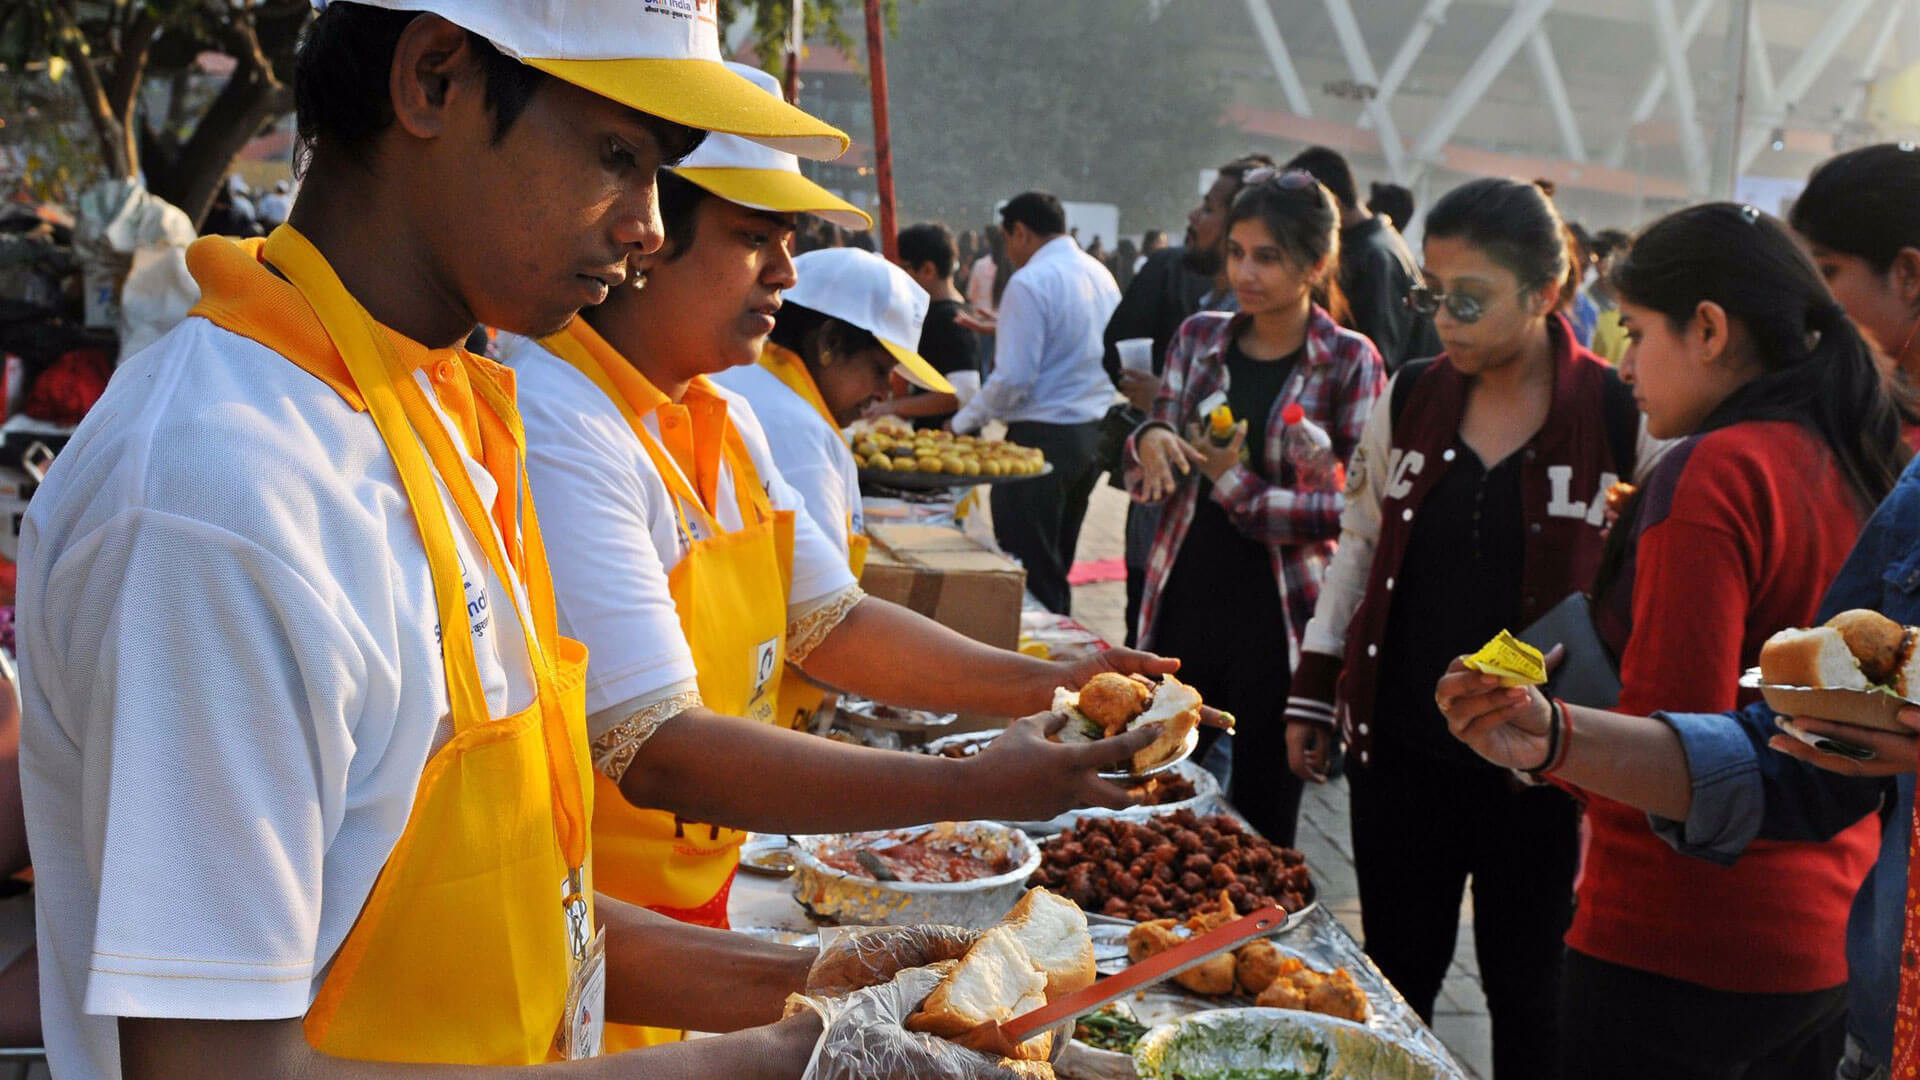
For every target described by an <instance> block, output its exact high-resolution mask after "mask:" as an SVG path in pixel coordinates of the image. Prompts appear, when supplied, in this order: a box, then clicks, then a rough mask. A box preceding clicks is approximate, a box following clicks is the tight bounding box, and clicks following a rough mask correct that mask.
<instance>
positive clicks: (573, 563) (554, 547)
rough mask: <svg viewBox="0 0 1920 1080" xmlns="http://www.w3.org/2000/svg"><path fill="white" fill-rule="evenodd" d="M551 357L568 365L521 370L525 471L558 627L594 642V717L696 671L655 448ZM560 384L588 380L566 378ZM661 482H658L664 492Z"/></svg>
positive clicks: (590, 669) (590, 646)
mask: <svg viewBox="0 0 1920 1080" xmlns="http://www.w3.org/2000/svg"><path fill="white" fill-rule="evenodd" d="M542 363H544V364H547V365H551V366H552V367H556V368H557V367H558V365H559V362H558V361H536V362H535V363H534V364H531V365H523V366H520V368H519V370H520V371H521V372H522V373H523V377H524V378H526V382H524V383H523V386H524V387H525V391H524V392H523V393H522V394H521V414H522V417H523V418H524V419H525V421H526V424H527V432H528V436H527V474H528V477H529V479H530V480H531V481H532V484H533V497H534V505H535V507H536V508H537V509H538V510H539V513H540V523H541V535H542V536H543V537H544V538H545V540H546V545H547V562H548V564H549V565H550V566H551V568H552V573H553V588H554V594H555V598H556V601H557V606H558V608H559V612H560V629H561V632H562V633H564V634H566V635H567V636H568V637H572V638H575V639H577V640H579V641H581V642H584V643H585V644H586V646H587V652H588V660H587V665H588V666H587V714H588V715H589V716H593V715H596V714H599V713H602V712H603V711H604V710H607V709H609V708H611V707H612V706H615V705H619V704H621V703H622V702H630V701H635V700H645V699H648V698H649V697H650V696H652V695H657V694H659V693H660V692H662V691H665V690H667V689H669V688H671V687H673V686H674V685H675V684H678V683H682V682H685V681H688V680H691V679H693V678H694V677H695V670H694V666H693V652H692V650H690V649H689V648H688V647H687V641H686V636H685V635H684V634H683V633H682V631H681V629H680V616H679V613H678V612H677V611H676V610H675V608H674V605H673V593H672V592H671V591H670V590H669V588H668V586H667V571H666V567H665V564H664V563H662V561H661V558H660V552H659V549H658V548H657V547H656V546H655V542H654V535H653V525H652V522H653V517H654V515H655V514H656V513H671V512H672V510H671V508H670V507H666V506H658V507H656V506H654V505H653V503H654V502H656V501H661V499H657V498H656V497H655V489H653V488H650V487H649V486H648V485H647V484H646V483H645V477H646V476H648V475H651V474H652V469H653V465H652V463H651V461H650V460H643V459H644V458H645V454H646V451H645V450H644V449H643V448H642V447H641V445H640V441H639V440H638V439H637V438H635V437H634V435H633V429H632V428H630V427H629V426H628V425H627V421H626V418H625V417H623V416H622V415H621V414H620V413H619V412H618V411H617V409H616V408H615V407H614V406H613V405H612V404H611V403H610V402H608V401H607V400H606V396H605V395H604V394H602V393H601V392H600V391H599V389H598V388H596V387H595V386H594V385H593V384H592V383H591V382H588V381H587V380H586V378H585V377H584V376H581V375H579V374H578V373H577V372H574V371H573V370H572V369H570V368H569V369H567V370H565V371H564V372H555V371H553V370H551V369H543V368H541V367H539V365H540V364H542ZM563 380H568V381H569V383H570V382H577V383H579V384H580V385H579V387H574V386H571V385H570V384H569V385H560V384H562V381H563ZM582 388H584V389H582ZM567 391H578V392H567ZM589 395H590V396H589ZM664 490H665V489H664V488H661V489H658V493H659V495H660V497H661V498H662V499H663V498H664ZM593 734H594V735H595V736H596V737H597V736H598V735H599V734H601V733H600V732H598V731H596V732H593Z"/></svg>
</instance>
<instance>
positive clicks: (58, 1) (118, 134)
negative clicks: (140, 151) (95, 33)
mask: <svg viewBox="0 0 1920 1080" xmlns="http://www.w3.org/2000/svg"><path fill="white" fill-rule="evenodd" d="M48 9H49V10H50V11H51V12H52V13H53V19H54V23H55V24H56V25H55V29H54V38H55V40H56V41H57V42H58V46H57V47H58V48H59V50H60V52H61V53H62V54H64V55H65V56H66V58H67V62H68V63H69V64H71V65H72V67H73V76H74V80H75V81H76V82H77V83H79V88H80V101H81V104H82V105H84V106H85V107H86V110H87V119H88V120H89V121H91V122H92V124H93V133H94V135H95V136H96V137H97V138H98V139H99V140H100V156H101V158H102V160H103V162H104V164H105V165H106V167H107V172H108V173H109V174H111V175H113V176H115V177H119V178H127V177H131V176H134V175H136V174H137V173H138V171H139V160H138V158H136V157H134V156H133V152H132V151H131V150H130V149H129V143H128V139H127V137H126V135H127V133H126V128H125V126H124V125H123V124H122V123H121V121H120V118H119V116H118V115H117V114H116V113H115V112H114V111H113V103H112V101H111V100H110V99H109V98H108V96H107V90H106V87H105V86H104V85H102V84H101V82H100V73H99V72H98V71H97V70H95V69H94V66H93V49H92V46H91V45H90V44H89V43H88V41H87V35H86V32H85V31H84V30H82V29H81V28H80V20H79V19H78V18H76V17H75V16H74V13H73V11H72V9H71V8H69V7H68V6H67V4H66V3H65V2H64V0H54V2H53V3H51V4H49V5H48Z"/></svg>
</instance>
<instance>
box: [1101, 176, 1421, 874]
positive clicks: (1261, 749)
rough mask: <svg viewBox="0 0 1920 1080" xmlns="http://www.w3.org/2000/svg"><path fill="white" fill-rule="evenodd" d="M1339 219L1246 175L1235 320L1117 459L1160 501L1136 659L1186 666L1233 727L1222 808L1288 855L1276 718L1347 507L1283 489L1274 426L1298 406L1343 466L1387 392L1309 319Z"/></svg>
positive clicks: (1237, 239) (1290, 798)
mask: <svg viewBox="0 0 1920 1080" xmlns="http://www.w3.org/2000/svg"><path fill="white" fill-rule="evenodd" d="M1339 220H1340V219H1339V211H1338V210H1337V209H1336V208H1335V206H1334V202H1333V199H1332V197H1331V196H1330V195H1329V194H1328V193H1327V191H1326V189H1325V188H1323V187H1321V186H1320V184H1319V183H1318V182H1317V181H1315V180H1314V179H1313V177H1312V176H1310V175H1308V174H1307V173H1305V172H1300V171H1297V170H1296V171H1290V172H1284V173H1275V172H1273V171H1272V170H1256V171H1254V172H1252V173H1249V174H1248V175H1247V178H1246V186H1245V187H1244V188H1243V189H1242V191H1241V193H1240V194H1239V195H1238V196H1237V197H1236V198H1235V199H1234V201H1233V207H1232V209H1231V211H1230V212H1229V214H1228V219H1227V228H1228V234H1227V237H1228V238H1227V277H1228V280H1229V282H1230V283H1231V284H1232V286H1233V289H1234V293H1235V295H1236V297H1237V299H1238V300H1239V302H1240V311H1239V313H1238V314H1232V315H1229V314H1227V313H1224V312H1202V313H1201V314H1198V315H1195V316H1193V317H1192V318H1190V319H1188V320H1187V321H1186V322H1185V323H1183V324H1182V325H1181V327H1180V330H1179V333H1178V334H1177V335H1176V336H1175V337H1174V340H1173V343H1172V345H1171V346H1169V348H1168V350H1167V364H1166V374H1165V377H1164V381H1163V382H1162V384H1161V387H1160V394H1159V397H1158V398H1156V399H1155V401H1154V405H1153V410H1152V413H1151V414H1150V416H1149V417H1148V419H1147V422H1146V423H1145V424H1143V425H1141V427H1140V429H1139V430H1138V431H1136V432H1135V433H1134V435H1133V437H1132V438H1131V439H1130V440H1129V441H1128V446H1127V462H1128V468H1127V488H1128V491H1129V493H1131V494H1132V495H1133V497H1134V498H1136V499H1139V500H1141V501H1143V502H1157V501H1159V500H1162V499H1165V500H1167V504H1166V511H1165V513H1164V514H1163V515H1162V516H1161V518H1160V526H1159V529H1158V530H1157V531H1156V532H1155V534H1154V539H1153V548H1152V551H1151V553H1150V555H1149V556H1148V562H1147V579H1146V593H1145V597H1144V600H1143V602H1142V604H1141V608H1140V625H1139V627H1138V634H1139V640H1140V642H1141V647H1142V648H1153V649H1157V650H1159V651H1161V652H1162V653H1165V654H1167V655H1172V656H1179V657H1181V658H1182V666H1181V671H1180V674H1181V677H1182V678H1183V679H1185V680H1187V681H1188V682H1190V683H1192V684H1193V686H1194V687H1195V688H1196V689H1198V690H1199V691H1200V692H1201V693H1202V694H1203V695H1205V697H1206V699H1207V701H1208V702H1209V703H1210V704H1213V705H1215V706H1218V707H1220V708H1223V709H1227V710H1229V711H1231V712H1233V713H1234V714H1235V715H1236V716H1237V717H1238V718H1239V727H1238V734H1237V736H1236V738H1235V740H1234V760H1233V777H1232V781H1231V784H1230V788H1229V791H1230V794H1231V797H1232V800H1233V802H1234V805H1235V806H1236V807H1237V808H1238V809H1239V810H1240V812H1241V813H1242V814H1244V815H1245V816H1246V817H1247V819H1248V820H1249V821H1250V822H1252V824H1253V825H1254V827H1255V828H1257V829H1259V830H1260V831H1261V832H1262V833H1264V834H1265V835H1266V836H1268V837H1269V838H1271V839H1273V840H1274V841H1276V842H1278V843H1281V844H1286V845H1291V844H1292V843H1293V833H1294V820H1295V817H1296V814H1297V813H1298V810H1299V806H1300V790H1301V784H1300V781H1299V779H1298V778H1296V777H1295V776H1293V775H1292V773H1290V772H1289V771H1288V770H1287V768H1286V760H1287V753H1286V721H1285V719H1284V716H1283V712H1284V709H1285V704H1286V700H1287V691H1288V686H1289V683H1290V680H1291V672H1292V669H1293V664H1294V662H1295V661H1296V660H1297V659H1298V657H1299V652H1300V639H1301V636H1302V634H1304V633H1305V630H1306V625H1307V620H1308V619H1309V618H1310V617H1311V616H1312V615H1313V608H1314V601H1315V599H1316V598H1317V597H1318V595H1319V591H1320V578H1321V575H1322V574H1323V573H1324V572H1325V570H1326V565H1327V562H1328V560H1329V559H1331V558H1332V556H1333V546H1334V539H1335V537H1337V536H1339V534H1340V511H1341V508H1342V505H1343V503H1342V498H1341V495H1340V493H1339V492H1338V491H1337V490H1303V489H1301V488H1299V487H1298V486H1296V482H1295V478H1294V475H1293V469H1292V467H1291V466H1289V465H1288V464H1287V462H1286V460H1285V456H1284V454H1283V453H1282V449H1281V445H1282V440H1281V433H1282V431H1283V430H1284V429H1285V427H1286V424H1285V421H1284V420H1283V419H1282V414H1283V412H1284V411H1285V409H1286V407H1287V406H1288V405H1291V404H1295V403H1298V404H1299V405H1300V406H1301V407H1302V408H1303V409H1304V410H1305V412H1306V416H1307V417H1308V418H1309V419H1311V420H1312V421H1313V422H1314V423H1316V424H1318V425H1319V426H1320V427H1321V428H1322V429H1323V430H1325V431H1326V432H1327V433H1328V434H1329V435H1331V436H1332V438H1333V444H1334V450H1335V451H1336V452H1337V453H1338V454H1339V456H1340V458H1341V460H1343V461H1344V460H1345V459H1346V458H1347V457H1348V456H1349V455H1351V454H1352V452H1353V448H1354V447H1355V446H1356V445H1357V444H1358V443H1359V440H1360V431H1361V428H1362V426H1363V425H1364V424H1365V422H1366V417H1367V414H1368V412H1369V411H1370V410H1371V409H1372V407H1373V402H1374V399H1375V398H1376V397H1378V396H1379V394H1380V392H1381V389H1382V388H1383V387H1384V386H1385V383H1386V376H1385V371H1384V368H1383V367H1382V365H1381V362H1380V354H1379V352H1378V351H1376V350H1375V349H1374V347H1373V343H1372V342H1370V341H1368V340H1367V339H1366V338H1365V337H1363V336H1361V335H1359V334H1356V333H1353V332H1352V331H1350V330H1343V329H1341V328H1340V327H1339V326H1338V325H1337V324H1336V323H1335V322H1334V320H1333V317H1332V316H1330V315H1329V314H1328V313H1327V310H1326V308H1325V307H1323V306H1321V304H1320V303H1316V296H1321V297H1328V298H1330V300H1331V302H1332V303H1333V304H1334V305H1335V306H1338V305H1339V303H1340V301H1339V298H1338V287H1337V286H1336V285H1335V284H1334V283H1333V270H1334V268H1335V267H1336V266H1338V264H1339ZM1220 404H1226V405H1227V406H1228V407H1229V408H1230V409H1231V410H1232V412H1233V415H1234V416H1235V417H1236V418H1239V419H1238V421H1237V422H1236V424H1235V425H1234V428H1233V430H1232V436H1231V439H1230V440H1229V441H1228V442H1227V443H1226V445H1224V446H1221V445H1216V444H1215V443H1214V442H1213V441H1212V440H1211V439H1210V438H1209V437H1208V436H1207V434H1206V420H1207V418H1208V416H1209V414H1211V413H1212V411H1213V410H1214V408H1215V407H1216V406H1218V405H1220ZM1262 579H1265V582H1266V583H1267V584H1265V585H1262V584H1260V582H1261V580H1262Z"/></svg>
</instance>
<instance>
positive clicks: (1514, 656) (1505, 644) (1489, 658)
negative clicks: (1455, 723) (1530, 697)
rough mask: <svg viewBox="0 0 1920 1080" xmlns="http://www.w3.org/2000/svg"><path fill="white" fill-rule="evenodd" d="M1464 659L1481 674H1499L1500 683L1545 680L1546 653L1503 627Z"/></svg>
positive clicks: (1503, 684)
mask: <svg viewBox="0 0 1920 1080" xmlns="http://www.w3.org/2000/svg"><path fill="white" fill-rule="evenodd" d="M1464 663H1465V664H1466V665H1467V666H1468V667H1470V668H1472V669H1473V670H1475V671H1477V672H1479V673H1481V674H1482V675H1497V676H1499V678H1500V685H1501V686H1539V685H1541V684H1542V683H1545V682H1546V681H1547V660H1546V657H1544V656H1541V655H1540V650H1539V649H1536V648H1534V647H1533V646H1531V645H1529V644H1527V643H1526V642H1524V641H1521V640H1520V639H1519V638H1517V637H1514V636H1513V635H1512V634H1510V633H1508V632H1506V631H1505V630H1502V631H1500V636H1499V637H1496V638H1494V639H1493V640H1492V641H1489V642H1487V643H1486V644H1485V645H1484V646H1482V647H1481V649H1480V651H1479V652H1477V653H1474V654H1473V655H1472V656H1469V657H1467V658H1466V660H1465V661H1464Z"/></svg>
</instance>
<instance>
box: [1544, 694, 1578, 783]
mask: <svg viewBox="0 0 1920 1080" xmlns="http://www.w3.org/2000/svg"><path fill="white" fill-rule="evenodd" d="M1553 707H1554V710H1555V712H1556V713H1557V715H1558V716H1559V717H1560V749H1559V752H1558V753H1556V754H1555V755H1554V757H1553V764H1551V765H1549V766H1547V769H1546V772H1545V773H1543V774H1542V775H1545V776H1552V775H1553V774H1554V773H1557V772H1559V771H1560V767H1561V766H1562V765H1565V764H1566V763H1567V753H1568V752H1569V751H1570V750H1572V749H1573V710H1572V709H1569V708H1567V703H1566V702H1564V701H1561V700H1560V699H1559V698H1554V699H1553Z"/></svg>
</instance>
